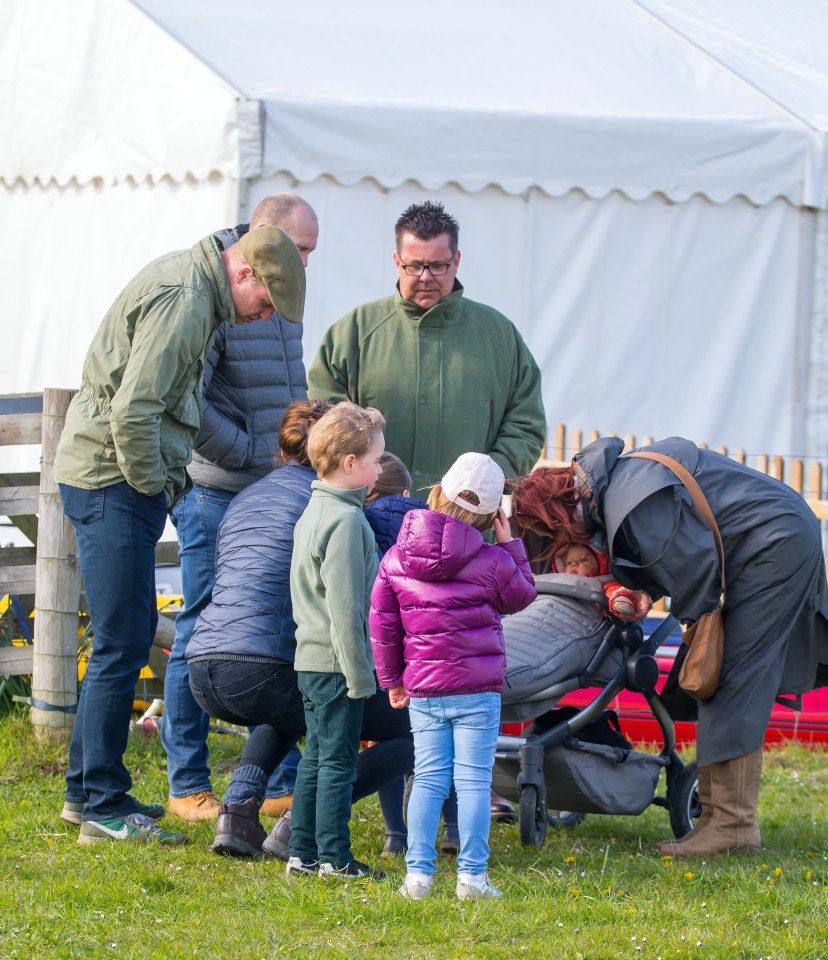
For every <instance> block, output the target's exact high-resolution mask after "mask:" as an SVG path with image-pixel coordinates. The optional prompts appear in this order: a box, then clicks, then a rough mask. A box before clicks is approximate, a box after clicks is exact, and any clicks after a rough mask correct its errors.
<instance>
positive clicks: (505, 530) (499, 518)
mask: <svg viewBox="0 0 828 960" xmlns="http://www.w3.org/2000/svg"><path fill="white" fill-rule="evenodd" d="M494 532H495V540H497V542H498V543H506V541H507V540H511V539H512V529H511V527H510V526H509V519H508V517H507V516H506V514H505V512H504V510H503V507H498V508H497V513H496V514H495V518H494Z"/></svg>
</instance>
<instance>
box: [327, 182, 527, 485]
mask: <svg viewBox="0 0 828 960" xmlns="http://www.w3.org/2000/svg"><path fill="white" fill-rule="evenodd" d="M395 232H396V240H397V249H396V251H395V252H394V264H395V266H396V268H397V278H398V282H397V292H396V293H395V294H394V295H392V296H390V297H385V298H384V299H382V300H375V301H374V302H372V303H367V304H363V305H362V306H360V307H357V308H356V309H354V310H352V311H351V312H350V313H348V314H346V315H345V316H344V317H342V319H341V320H338V321H337V322H336V323H335V324H334V325H333V326H332V327H331V328H330V329H329V330H328V332H327V333H326V334H325V337H324V338H323V340H322V344H321V346H320V348H319V352H318V353H317V355H316V358H315V360H314V362H313V364H312V365H311V367H310V369H309V371H308V394H309V396H310V397H312V398H314V399H325V400H331V401H334V402H336V401H338V400H344V399H347V400H352V401H353V402H354V403H358V404H360V405H362V406H372V407H377V408H378V409H380V410H381V411H382V413H383V414H384V416H385V417H386V419H387V432H386V443H387V446H388V449H389V450H391V451H392V452H393V453H395V454H396V455H397V456H398V457H400V459H402V461H403V462H404V463H405V464H406V466H407V467H408V468H409V470H410V471H411V475H412V483H413V485H414V487H415V488H417V489H422V488H424V487H426V486H428V485H430V484H433V483H436V482H437V481H438V480H439V479H440V477H441V476H442V475H443V473H445V471H446V470H447V469H448V468H449V466H450V465H451V464H452V463H453V462H454V461H455V460H456V459H457V457H458V456H460V454H462V453H467V452H469V451H476V452H478V453H488V454H489V455H490V456H491V457H492V458H493V459H494V460H495V461H497V463H498V464H499V465H500V467H501V468H502V469H503V472H504V474H505V475H506V476H507V477H515V476H520V475H521V474H524V473H526V472H528V471H529V470H531V468H532V467H533V466H534V464H535V462H536V461H537V459H538V456H539V454H540V451H541V448H542V446H543V443H544V439H545V436H546V420H545V417H544V412H543V402H542V400H541V378H540V371H539V369H538V365H537V363H536V362H535V360H534V358H533V357H532V354H531V353H530V352H529V350H528V348H527V346H526V344H525V343H524V342H523V338H522V337H521V335H520V334H519V333H518V331H517V329H516V328H515V326H514V324H512V322H511V321H510V320H508V319H507V318H506V317H504V316H503V314H501V313H499V312H498V311H497V310H494V309H493V308H492V307H488V306H485V305H484V304H481V303H475V302H474V301H472V300H469V299H467V298H466V297H465V295H464V290H463V286H462V284H460V282H459V281H458V280H457V270H458V267H459V265H460V251H459V250H458V226H457V221H456V220H455V219H454V217H452V216H451V215H450V214H448V213H446V211H445V210H444V209H443V206H442V204H439V203H433V202H430V201H427V202H425V203H420V204H414V205H412V206H410V207H409V208H408V209H407V210H406V211H405V212H404V213H403V214H402V216H401V217H400V218H399V220H398V221H397V224H396V228H395Z"/></svg>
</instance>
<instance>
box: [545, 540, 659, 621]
mask: <svg viewBox="0 0 828 960" xmlns="http://www.w3.org/2000/svg"><path fill="white" fill-rule="evenodd" d="M551 560H552V567H553V569H555V570H557V571H558V572H559V573H570V574H573V575H575V576H579V577H599V576H600V577H601V579H602V585H603V588H604V594H605V595H606V598H607V603H608V605H609V612H610V613H611V614H613V615H614V616H616V617H621V618H622V619H624V618H627V617H634V615H635V613H636V611H637V610H638V607H639V597H640V594H638V593H636V591H634V590H628V589H627V588H626V587H622V586H621V584H620V583H618V581H617V580H613V579H611V577H610V575H609V566H610V559H609V556H608V555H607V554H606V553H601V552H599V551H598V550H594V549H593V548H592V547H591V546H589V545H588V544H586V543H583V544H581V543H563V544H561V546H560V547H558V548H557V549H556V550H555V551H554V552H553V553H552V557H551Z"/></svg>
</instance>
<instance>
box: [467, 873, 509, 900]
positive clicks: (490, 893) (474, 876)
mask: <svg viewBox="0 0 828 960" xmlns="http://www.w3.org/2000/svg"><path fill="white" fill-rule="evenodd" d="M456 892H457V896H458V898H459V899H460V900H476V899H478V898H480V897H502V896H503V893H502V891H500V890H498V889H497V887H496V886H495V885H494V884H493V883H492V882H491V880H489V875H488V873H458V874H457V891H456Z"/></svg>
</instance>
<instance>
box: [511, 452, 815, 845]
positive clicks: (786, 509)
mask: <svg viewBox="0 0 828 960" xmlns="http://www.w3.org/2000/svg"><path fill="white" fill-rule="evenodd" d="M623 446H624V445H623V442H622V441H621V440H619V439H617V438H614V437H608V438H604V439H601V440H597V441H595V442H594V443H591V444H590V445H589V446H587V447H585V448H584V450H583V451H582V452H581V453H579V454H578V455H577V456H576V457H575V458H574V459H573V461H572V466H570V467H563V468H541V469H538V470H536V471H534V472H533V473H532V474H530V475H529V476H527V477H524V478H522V479H521V480H520V481H519V482H518V484H517V486H516V489H515V492H514V498H513V516H512V520H513V522H514V523H515V524H516V525H518V526H519V527H522V528H524V529H527V530H533V531H535V532H537V533H543V534H546V535H547V536H550V537H552V538H553V539H576V540H577V539H587V540H588V539H598V540H600V541H604V542H605V549H606V550H607V551H608V552H609V554H610V557H611V569H612V574H613V576H614V577H615V578H616V579H617V580H619V581H620V582H621V583H622V584H623V585H624V586H626V587H629V588H631V589H634V590H643V591H646V592H647V593H649V594H650V596H652V597H653V598H654V599H657V598H659V597H662V596H669V597H670V607H671V611H672V613H673V615H674V616H675V617H677V618H678V619H679V620H681V621H682V622H684V623H685V624H689V623H692V622H694V621H695V620H697V619H698V618H699V617H701V616H702V615H703V614H705V613H709V612H711V611H713V610H715V609H716V607H717V606H718V604H719V598H720V594H721V571H720V563H719V555H718V551H717V549H716V543H715V540H714V538H713V533H712V531H711V529H710V527H709V525H708V524H707V522H706V521H705V519H704V518H703V517H702V516H701V515H700V514H699V513H698V512H697V511H696V510H695V509H694V507H693V504H692V501H691V497H690V495H689V493H688V492H687V490H686V489H685V487H684V485H683V484H682V483H681V481H680V480H679V479H678V477H677V476H676V475H675V474H674V473H673V472H672V471H671V470H670V469H669V468H668V467H666V466H664V465H662V464H661V463H658V462H655V461H652V460H643V459H630V458H627V457H623V456H622V455H621V452H622V450H623ZM641 449H643V450H651V451H654V452H658V453H662V454H666V455H667V456H670V457H672V458H673V459H675V460H677V461H679V463H681V464H682V465H683V466H684V467H685V468H686V469H687V470H689V471H690V473H691V474H692V475H693V476H694V477H695V479H696V481H697V483H698V484H699V486H700V487H701V489H702V492H703V493H704V496H705V497H706V499H707V501H708V503H709V504H710V508H711V510H712V511H713V515H714V516H715V518H716V522H717V524H718V527H719V531H720V533H721V537H722V542H723V546H724V558H725V560H724V563H725V571H724V573H725V582H726V597H725V603H724V607H723V611H722V612H723V620H724V632H725V650H724V662H723V664H722V671H721V677H720V679H719V685H718V688H717V690H716V692H715V694H714V695H713V696H712V697H711V698H710V699H709V700H706V701H704V702H700V703H699V712H698V730H697V752H698V764H699V794H700V797H701V801H702V807H703V813H702V816H701V818H700V820H699V823H698V824H697V826H696V827H695V828H694V830H692V831H691V833H689V834H687V836H685V837H682V838H681V839H680V840H676V841H665V842H663V843H661V844H659V849H660V850H661V852H662V853H664V854H670V855H671V856H674V857H679V856H707V855H710V854H713V853H718V852H721V851H724V850H734V849H755V848H757V847H759V845H760V835H759V828H758V826H757V824H756V821H755V813H756V801H757V796H758V792H759V779H760V774H761V770H762V747H763V742H764V735H765V730H766V728H767V725H768V721H769V719H770V714H771V709H772V707H773V704H774V700H775V698H776V697H777V696H778V695H779V694H780V693H784V694H800V693H804V692H806V691H808V690H811V689H813V688H814V687H815V686H821V685H824V684H826V683H828V622H826V616H827V615H828V608H826V606H825V603H826V583H825V565H824V561H823V555H822V545H821V539H820V530H819V525H818V523H817V520H816V518H815V516H814V514H813V512H812V511H811V509H810V508H809V507H808V505H807V504H806V503H805V501H804V500H803V499H802V497H801V496H800V495H799V494H798V493H796V492H795V491H794V490H792V489H791V488H790V487H787V486H786V485H785V484H783V483H780V482H779V481H777V480H773V479H771V478H770V477H767V476H764V475H763V474H760V473H757V472H756V471H755V470H751V469H750V468H748V467H745V466H742V465H741V464H738V463H736V462H734V461H733V460H730V459H729V458H728V457H725V456H722V455H721V454H718V453H714V452H712V451H710V450H702V449H699V448H698V447H697V446H696V445H695V444H694V443H691V442H690V441H689V440H683V439H681V438H680V437H672V438H670V439H669V440H662V441H660V442H659V443H655V444H652V445H651V446H649V447H643V448H641Z"/></svg>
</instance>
